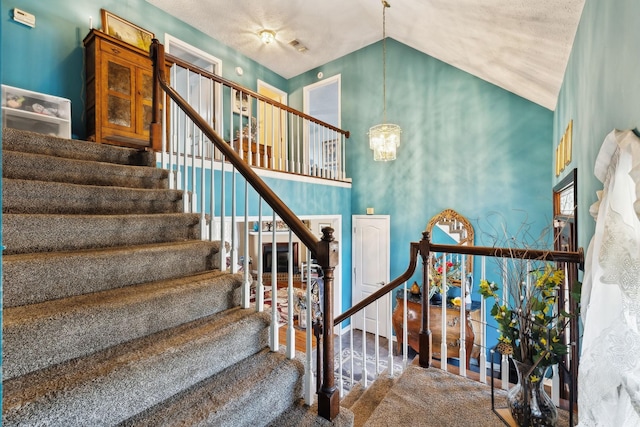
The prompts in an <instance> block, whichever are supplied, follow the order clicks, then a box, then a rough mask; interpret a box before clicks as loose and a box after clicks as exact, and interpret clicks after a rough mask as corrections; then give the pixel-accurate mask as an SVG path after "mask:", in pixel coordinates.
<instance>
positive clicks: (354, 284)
mask: <svg viewBox="0 0 640 427" xmlns="http://www.w3.org/2000/svg"><path fill="white" fill-rule="evenodd" d="M360 219H384V220H386V225H387V236H388V237H387V241H388V242H389V246H390V245H391V215H352V217H351V221H352V230H351V231H352V233H351V242H352V245H351V246H352V250H351V263H352V270H351V300H352V301H353V304H355V303H356V301H360V298H359V296H360V294H361V292H362V290H361V289H360V288H359V286H358V281H357V274H359V273H358V272H357V271H356V266H357V265H358V264H357V262H356V249H355V248H356V227H357V226H358V220H360ZM386 252H387V254H386V269H385V270H386V271H385V277H384V278H383V281H384V282H385V284H387V283H389V280H390V275H391V251H390V247H389V248H387V251H386ZM389 298H391V296H389ZM387 309H388V310H389V313H388V314H389V315H391V312H392V311H391V307H390V303H389V302H388V307H387ZM354 321H355V319H353V320H352V322H350V324H349V327H348V328H351V325H354ZM383 323H384V325H385V327H386V326H387V322H386V321H384V319H383ZM345 330H348V329H346V328H345ZM368 332H372V331H368ZM386 332H387V333H386V335H385V336H386V337H387V338H388V339H392V337H391V336H392V335H393V331H391V330H388V331H386ZM381 335H383V334H382V333H381Z"/></svg>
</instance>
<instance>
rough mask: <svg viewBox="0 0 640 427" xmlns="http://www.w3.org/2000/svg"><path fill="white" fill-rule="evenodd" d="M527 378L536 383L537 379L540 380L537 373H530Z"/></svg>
mask: <svg viewBox="0 0 640 427" xmlns="http://www.w3.org/2000/svg"><path fill="white" fill-rule="evenodd" d="M529 379H530V380H531V382H532V383H537V382H538V381H540V377H539V376H537V375H531V376H530V377H529Z"/></svg>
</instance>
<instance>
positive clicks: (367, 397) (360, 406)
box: [349, 374, 397, 427]
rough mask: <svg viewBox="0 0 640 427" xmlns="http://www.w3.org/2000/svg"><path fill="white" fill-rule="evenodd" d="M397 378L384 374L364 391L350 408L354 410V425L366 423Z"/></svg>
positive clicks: (359, 426)
mask: <svg viewBox="0 0 640 427" xmlns="http://www.w3.org/2000/svg"><path fill="white" fill-rule="evenodd" d="M396 380H397V378H394V377H389V376H388V375H385V374H382V375H380V376H379V377H378V378H377V379H376V380H375V381H374V382H373V383H372V384H371V385H370V386H369V387H367V388H366V389H365V390H364V391H363V393H362V395H361V396H360V397H359V398H358V400H356V401H355V402H354V403H353V404H352V405H351V407H350V408H349V409H351V411H352V412H353V416H354V420H353V425H354V427H362V426H363V425H365V423H366V422H367V420H368V419H369V417H371V414H372V413H373V411H374V410H375V408H377V407H378V405H379V404H380V402H382V400H383V399H384V398H385V396H386V395H387V393H388V392H389V390H391V388H392V387H393V385H394V384H395V382H396Z"/></svg>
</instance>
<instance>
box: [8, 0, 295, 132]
mask: <svg viewBox="0 0 640 427" xmlns="http://www.w3.org/2000/svg"><path fill="white" fill-rule="evenodd" d="M14 7H18V8H19V9H22V10H25V11H27V12H29V13H32V14H34V15H35V16H36V26H35V28H29V27H27V26H25V25H22V24H19V23H17V22H15V21H13V20H12V18H11V17H12V16H13V8H14ZM101 8H104V9H106V10H108V11H110V12H113V13H114V14H116V15H118V16H121V17H122V18H124V19H126V20H128V21H131V22H133V23H135V24H137V25H139V26H141V27H143V28H145V29H147V30H149V31H152V32H153V33H154V34H155V36H156V37H157V38H158V39H159V40H160V41H161V42H162V43H163V42H164V35H165V33H168V34H171V35H172V36H175V37H177V38H179V39H181V40H183V41H185V42H187V43H189V44H191V45H193V46H195V47H197V48H199V49H201V50H203V51H205V52H208V53H210V54H211V55H213V56H215V57H217V58H219V59H221V60H222V75H223V77H225V78H228V79H230V80H233V81H236V82H238V83H240V84H242V85H244V86H246V87H248V88H250V89H256V86H257V83H256V82H257V79H260V80H263V81H265V82H267V83H269V84H271V85H273V86H275V87H278V88H280V89H282V90H285V91H286V90H287V87H288V83H287V81H286V80H285V79H284V78H282V77H281V76H279V75H278V74H276V73H274V72H272V71H270V70H268V69H267V68H265V67H263V66H261V65H259V64H258V63H256V62H255V61H253V60H251V59H249V58H247V57H246V56H243V55H241V54H239V53H238V52H237V51H235V50H233V49H231V48H229V47H228V46H226V45H223V44H222V43H220V42H218V41H217V40H215V39H212V38H211V37H209V36H207V35H205V34H204V33H202V32H200V31H198V30H196V29H194V28H193V27H190V26H188V25H186V24H185V23H184V22H182V21H180V20H178V19H176V18H174V17H172V16H170V15H168V14H166V13H165V12H164V11H162V10H160V9H158V8H156V7H155V6H152V5H150V4H149V3H147V2H146V1H145V0H126V1H122V0H100V1H98V0H47V1H42V0H2V15H0V16H1V17H2V21H3V22H2V40H1V41H0V43H1V44H0V46H1V49H2V50H1V52H2V54H1V60H0V62H1V64H2V70H3V75H2V83H4V84H8V85H11V86H17V87H21V88H24V89H29V90H34V91H37V92H44V93H48V94H51V95H56V96H62V97H65V98H69V99H70V100H71V109H72V126H73V134H74V135H75V136H77V137H79V138H82V137H84V136H85V125H84V114H83V113H84V112H83V110H84V65H83V45H82V40H83V39H84V37H85V36H86V35H87V34H88V32H89V16H91V17H93V26H94V28H100V27H101V22H100V9H101ZM42 64H48V65H47V66H43V65H42ZM237 66H240V67H242V68H243V69H244V71H245V72H244V75H243V76H242V77H239V76H237V75H236V74H235V72H234V69H235V67H237Z"/></svg>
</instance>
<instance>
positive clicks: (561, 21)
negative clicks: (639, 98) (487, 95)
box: [147, 0, 584, 110]
mask: <svg viewBox="0 0 640 427" xmlns="http://www.w3.org/2000/svg"><path fill="white" fill-rule="evenodd" d="M147 1H148V2H149V3H151V4H153V5H155V6H157V7H159V8H160V9H163V10H165V11H166V12H168V13H169V14H171V15H173V16H175V17H177V18H179V19H181V20H183V21H185V22H187V23H189V24H190V25H192V26H193V27H195V28H198V29H199V30H201V31H202V32H204V33H206V34H208V35H210V36H211V37H213V38H214V39H216V40H219V41H220V42H222V43H224V44H226V45H228V46H230V47H231V48H233V49H235V50H237V51H239V52H241V53H243V54H244V55H246V56H248V57H249V58H251V59H253V60H255V61H256V62H258V63H260V64H262V65H263V66H265V67H267V68H269V69H271V70H273V71H274V72H276V73H278V74H280V75H281V76H283V77H285V78H291V77H294V76H297V75H298V74H300V73H303V72H305V71H308V70H310V69H313V68H315V67H317V66H320V65H322V64H325V63H327V62H329V61H331V60H333V59H336V58H339V57H341V56H344V55H346V54H348V53H351V52H353V51H356V50H358V49H360V48H362V47H364V46H367V45H369V44H371V43H374V42H376V41H379V40H380V39H381V38H382V3H381V1H380V0H323V1H309V0H147ZM388 1H389V3H390V4H391V8H389V9H387V24H386V29H387V36H388V37H391V38H393V39H395V40H397V41H399V42H401V43H404V44H406V45H408V46H411V47H412V48H414V49H417V50H419V51H421V52H424V53H426V54H428V55H430V56H433V57H434V58H437V59H439V60H441V61H443V62H446V63H448V64H450V65H453V66H455V67H457V68H460V69H462V70H464V71H467V72H468V73H471V74H473V75H475V76H477V77H479V78H481V79H483V80H486V81H488V82H491V83H493V84H495V85H497V86H500V87H502V88H504V89H506V90H508V91H510V92H513V93H515V94H517V95H520V96H522V97H523V98H526V99H528V100H530V101H532V102H535V103H537V104H540V105H542V106H544V107H546V108H548V109H550V110H554V109H555V106H556V101H557V97H558V92H559V91H560V86H561V84H562V79H563V76H564V71H565V68H566V64H567V60H568V58H569V53H570V51H571V45H572V44H573V39H574V36H575V33H576V29H577V26H578V22H579V20H580V15H581V13H582V7H583V5H584V0H388ZM264 28H268V29H272V30H275V31H276V32H277V35H276V41H275V42H274V43H271V44H269V45H264V44H262V43H261V41H260V39H259V38H258V36H257V34H258V32H259V31H260V30H261V29H264ZM294 39H295V40H298V41H299V42H300V43H301V44H302V45H303V46H306V47H307V49H308V50H307V51H306V52H304V53H300V52H298V51H297V50H296V49H294V48H293V47H292V46H290V44H289V42H290V41H292V40H294Z"/></svg>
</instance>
